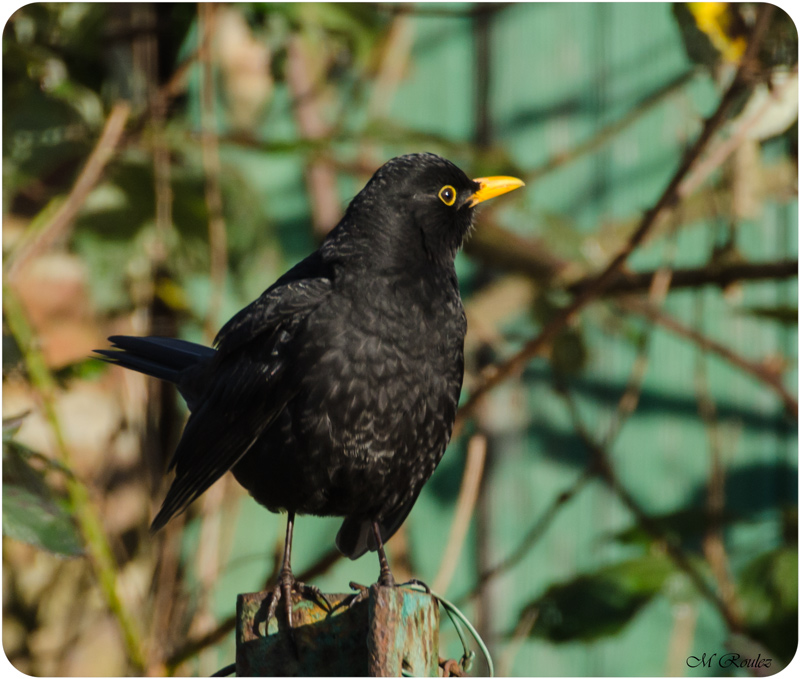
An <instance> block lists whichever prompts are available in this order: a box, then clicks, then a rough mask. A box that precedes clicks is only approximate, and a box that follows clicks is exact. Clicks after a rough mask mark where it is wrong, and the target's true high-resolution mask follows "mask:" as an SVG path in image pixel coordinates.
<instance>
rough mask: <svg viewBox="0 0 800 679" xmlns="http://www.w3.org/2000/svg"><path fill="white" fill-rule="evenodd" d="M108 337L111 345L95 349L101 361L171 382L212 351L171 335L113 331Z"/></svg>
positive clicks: (175, 380)
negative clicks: (110, 346)
mask: <svg viewBox="0 0 800 679" xmlns="http://www.w3.org/2000/svg"><path fill="white" fill-rule="evenodd" d="M108 339H109V341H110V342H111V344H112V345H113V347H114V348H113V349H96V350H95V353H96V354H99V358H100V360H101V361H107V362H108V363H116V364H117V365H120V366H122V367H123V368H128V369H129V370H135V371H137V372H140V373H144V374H145V375H150V376H152V377H157V378H159V379H161V380H167V381H168V382H174V383H177V382H178V380H179V378H180V375H181V373H182V372H183V371H184V370H185V369H186V368H189V367H191V366H193V365H195V364H196V363H197V362H198V361H201V360H203V359H206V358H210V357H211V356H213V355H214V353H215V350H214V349H212V348H211V347H205V346H203V345H202V344H194V343H193V342H187V341H185V340H179V339H174V338H171V337H130V336H127V335H114V336H113V337H109V338H108Z"/></svg>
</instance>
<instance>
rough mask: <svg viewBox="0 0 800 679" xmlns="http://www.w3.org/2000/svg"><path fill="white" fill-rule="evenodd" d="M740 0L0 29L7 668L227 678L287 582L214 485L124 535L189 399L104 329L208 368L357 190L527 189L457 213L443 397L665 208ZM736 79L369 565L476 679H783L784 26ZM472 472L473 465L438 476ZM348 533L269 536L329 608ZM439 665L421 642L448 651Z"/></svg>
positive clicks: (110, 19) (194, 17)
mask: <svg viewBox="0 0 800 679" xmlns="http://www.w3.org/2000/svg"><path fill="white" fill-rule="evenodd" d="M759 8H760V6H758V5H749V4H740V5H728V4H726V3H700V4H690V5H671V4H655V3H652V4H651V3H648V4H636V3H631V4H629V3H618V4H617V3H604V4H567V3H563V4H562V3H557V4H544V3H542V4H539V3H535V4H534V3H531V4H528V3H519V4H517V3H508V4H506V3H499V4H493V5H482V4H469V3H450V4H435V3H420V4H408V5H405V4H369V3H368V4H358V5H355V4H352V5H351V4H333V3H308V4H292V3H286V4H278V3H276V4H271V3H250V4H247V3H245V4H220V5H200V6H199V5H196V4H193V3H189V4H169V3H164V4H102V3H100V4H83V3H74V4H73V3H63V4H62V3H38V4H32V5H27V6H25V7H23V8H21V9H19V10H17V11H16V12H15V13H14V14H13V15H12V16H11V18H10V19H9V21H8V23H7V24H6V26H5V30H4V34H3V186H4V191H3V256H4V307H3V308H4V325H3V416H4V429H3V432H4V435H3V440H4V446H3V534H4V539H3V647H4V650H5V653H6V655H7V656H8V658H9V659H10V661H11V662H12V663H13V664H14V665H15V666H16V667H17V668H19V669H20V670H22V671H23V672H26V673H29V674H33V675H40V676H41V675H56V676H58V675H62V676H66V675H78V676H91V675H123V674H140V673H145V672H146V673H148V674H156V675H158V674H175V673H176V674H200V675H203V674H205V675H208V674H210V673H212V672H214V671H216V670H217V669H219V667H221V666H223V665H226V664H228V663H230V662H233V659H234V658H233V652H234V639H233V632H232V623H231V621H232V617H231V616H233V614H234V612H235V601H236V595H237V594H238V593H240V592H250V591H258V590H260V589H262V588H264V586H265V582H266V580H267V579H268V578H269V577H270V576H271V575H274V573H275V572H276V564H277V561H276V559H277V558H278V557H279V556H280V548H281V546H282V539H283V530H284V525H285V518H284V517H282V516H276V515H273V514H270V513H268V512H266V511H265V510H264V509H262V508H261V507H259V506H257V505H256V504H255V503H254V502H253V501H252V500H250V499H249V498H247V497H245V494H244V492H243V491H242V490H241V489H240V488H238V486H236V484H235V483H234V482H233V481H232V479H230V478H228V479H225V480H224V481H223V482H220V483H218V484H217V486H215V487H214V488H213V489H212V490H211V491H209V492H208V493H207V494H206V496H204V498H203V499H202V500H201V501H199V502H197V503H195V506H193V507H192V508H190V510H189V511H188V512H187V513H186V514H185V515H183V516H182V517H181V518H180V519H179V520H177V521H174V522H173V523H172V524H171V526H170V527H168V528H167V529H166V530H165V531H164V532H163V533H162V534H159V535H157V536H154V537H153V536H150V535H149V534H148V531H147V526H148V524H149V520H150V519H151V518H152V516H153V514H154V509H155V508H156V507H157V504H158V502H159V501H160V499H161V498H162V497H163V493H164V492H165V480H164V479H163V478H162V477H163V473H162V471H163V469H164V468H165V465H166V461H167V460H168V459H169V455H170V453H171V451H172V449H173V448H174V444H175V442H176V440H177V436H178V435H179V433H180V428H181V425H182V421H183V418H184V417H185V410H184V408H183V405H182V403H181V402H180V401H179V399H177V398H176V395H175V394H174V393H173V392H172V391H171V389H170V388H168V387H165V386H163V385H159V384H156V383H155V382H154V381H152V380H151V381H147V380H145V379H144V378H143V377H141V376H138V375H132V374H123V371H122V370H119V369H117V368H113V367H109V366H106V365H100V364H98V363H97V362H96V361H93V360H91V359H87V356H88V354H89V352H90V351H91V350H92V349H94V348H99V347H102V346H105V337H106V336H107V335H110V334H113V333H128V334H161V335H174V336H181V337H184V338H186V339H190V340H194V341H206V342H210V341H211V339H212V338H213V336H214V334H215V332H216V330H217V329H218V328H219V327H220V325H221V324H222V323H223V322H224V321H225V320H227V318H229V317H230V316H231V315H232V314H233V313H234V312H235V311H237V310H238V309H239V308H241V307H242V306H244V305H245V304H247V303H248V302H249V301H251V300H252V299H253V298H255V297H256V296H257V295H258V294H260V292H261V291H262V290H263V289H264V288H266V287H267V286H268V285H269V284H270V283H272V282H273V281H274V280H275V279H276V278H277V277H278V276H279V275H280V274H281V273H282V272H283V271H285V270H286V269H287V268H288V267H290V266H291V265H293V264H294V263H296V262H297V261H299V260H300V259H302V258H303V257H305V256H306V255H307V254H308V253H309V252H311V251H312V250H313V249H314V248H315V247H316V244H317V243H318V242H319V241H320V240H321V238H322V237H323V236H324V234H325V233H326V232H327V230H328V229H330V228H331V227H332V226H333V225H335V223H336V221H337V220H338V218H339V217H340V216H341V213H342V211H343V209H344V207H345V206H346V205H347V203H348V201H349V200H350V198H352V196H353V195H355V193H357V192H358V190H359V189H360V187H361V186H362V185H363V184H364V183H365V181H366V180H367V179H368V178H369V176H370V175H371V174H372V172H373V171H374V170H375V169H376V168H377V167H378V166H379V165H380V164H382V163H383V162H385V161H386V160H387V159H389V158H391V157H393V156H395V155H399V154H401V153H409V152H417V151H433V152H436V153H439V154H441V155H444V156H446V157H448V158H450V159H451V160H453V161H454V162H456V163H457V164H459V165H460V166H461V167H462V168H463V169H464V170H465V171H466V172H467V173H468V174H470V175H471V176H484V175H491V174H509V175H515V176H518V177H521V178H523V179H524V180H525V181H526V182H527V187H526V188H525V189H524V190H521V191H517V192H515V193H513V194H511V195H510V196H508V197H507V198H504V199H503V200H501V201H497V202H496V204H492V205H491V206H487V208H486V209H485V210H483V211H482V212H481V214H480V216H479V220H478V226H477V229H476V231H475V234H474V236H473V238H472V240H471V241H470V242H469V244H468V245H467V246H466V248H465V252H464V253H462V254H461V255H459V259H458V262H457V268H458V272H459V277H460V281H461V287H462V293H463V297H464V301H465V306H466V308H467V314H468V319H469V324H470V332H469V336H468V340H467V375H466V377H465V389H464V395H463V397H462V400H463V401H466V400H467V398H468V397H469V394H470V393H471V392H472V391H473V390H474V389H475V388H476V386H477V385H479V384H480V383H481V380H482V379H483V378H482V376H483V375H485V374H487V373H486V371H487V370H488V371H491V366H492V365H493V364H496V363H499V362H502V361H504V360H506V359H508V358H509V357H510V356H513V355H514V354H515V352H517V351H518V350H519V349H520V348H521V347H522V346H523V345H524V343H525V342H526V341H528V340H530V339H531V338H532V337H535V336H536V335H537V334H538V333H539V332H540V331H541V330H542V329H543V328H545V327H547V324H548V323H549V322H551V321H552V319H553V318H554V317H555V316H556V315H557V314H558V312H559V311H560V310H561V309H563V308H564V307H565V306H566V305H567V304H568V303H569V301H570V300H571V299H572V297H573V295H574V294H575V291H576V290H578V289H580V287H581V285H586V284H591V276H592V275H593V274H596V273H598V272H599V271H601V270H602V269H603V267H604V266H605V265H606V264H607V262H608V261H610V260H611V259H612V257H613V256H614V255H615V253H616V252H617V251H618V250H619V249H620V248H621V247H623V245H624V243H625V241H626V239H627V237H628V235H629V234H630V233H631V232H632V230H633V229H634V228H635V227H636V225H637V223H638V221H639V219H640V218H641V216H642V214H643V213H644V212H645V211H646V210H648V209H649V208H651V207H652V206H653V205H654V204H655V203H656V201H657V199H658V197H659V196H660V194H661V193H662V191H663V190H664V187H665V186H666V185H667V183H668V182H669V180H670V179H671V177H672V176H673V174H674V173H675V170H676V168H677V166H678V164H679V162H680V161H681V159H682V155H683V153H684V151H685V150H686V148H687V147H688V146H689V145H690V144H691V143H692V141H693V140H694V139H695V138H696V136H697V135H698V133H699V132H700V130H701V127H702V124H703V121H704V118H706V117H707V116H709V115H710V114H711V113H712V112H713V111H714V110H715V108H716V107H717V105H718V102H719V101H720V99H721V97H722V96H723V93H724V91H725V89H726V87H727V85H728V84H729V83H730V81H731V79H732V78H733V75H734V73H735V72H736V69H737V67H738V65H739V63H740V60H741V58H742V53H743V50H744V46H745V45H746V44H747V40H748V36H749V35H750V34H751V32H752V29H753V26H754V25H755V23H756V19H757V15H758V12H759V11H760V9H759ZM757 57H758V68H757V69H756V76H755V77H754V79H753V83H752V87H751V88H750V89H749V90H748V92H747V96H745V95H741V96H739V97H738V98H737V100H736V101H735V103H734V106H733V108H732V112H731V114H730V116H729V119H727V120H726V122H725V125H724V126H723V128H722V130H721V132H720V133H719V134H717V135H716V136H715V137H714V139H712V141H711V144H710V145H709V147H708V149H707V152H706V153H705V154H704V155H703V156H702V157H701V158H700V159H699V160H698V161H697V162H696V163H695V164H694V166H693V172H691V173H690V176H691V177H693V178H695V179H696V181H695V183H694V186H692V187H691V190H688V191H687V192H686V195H685V196H684V197H683V200H681V201H680V203H679V204H677V205H675V206H674V207H673V208H672V209H671V210H670V211H669V212H668V213H667V215H666V217H665V218H663V219H662V220H660V221H659V223H658V225H657V228H656V229H655V230H654V231H653V233H652V235H651V237H650V238H649V239H647V241H646V242H645V243H644V244H643V245H642V246H641V247H639V248H637V249H636V250H635V251H634V252H633V254H632V256H631V258H630V260H629V261H628V264H627V269H626V275H625V276H623V277H621V278H618V279H616V280H615V281H614V282H613V283H612V285H611V287H610V289H609V291H607V293H606V294H603V295H602V296H601V297H600V299H597V300H595V301H594V302H592V303H591V304H590V305H588V306H587V307H586V308H585V309H584V310H583V311H582V313H581V314H580V316H579V317H578V318H577V320H575V322H573V323H571V324H570V325H569V326H568V327H567V329H565V330H563V331H562V332H561V333H559V334H558V336H557V337H556V339H555V340H554V341H553V342H552V343H551V344H550V345H549V347H548V350H547V351H546V352H545V353H544V354H542V355H540V356H538V357H537V358H535V359H533V360H532V361H530V362H528V363H527V365H526V366H525V369H524V371H523V373H522V374H521V375H519V376H516V377H512V378H511V379H508V380H505V381H504V382H503V383H501V384H500V385H499V386H498V387H497V388H495V389H493V390H492V391H491V392H490V393H489V394H488V395H487V396H486V398H484V399H483V400H482V401H481V403H480V404H479V405H478V407H477V409H476V410H475V411H474V417H471V418H469V419H464V420H462V421H461V423H460V425H463V426H460V433H459V435H458V436H457V437H456V438H455V439H454V441H453V442H452V443H451V446H450V448H449V450H448V453H447V454H446V456H445V458H444V460H443V462H442V464H441V465H440V467H439V469H438V470H437V472H436V474H435V475H434V477H433V479H432V480H431V481H430V483H429V484H428V485H427V486H426V488H425V490H424V491H423V493H422V495H421V497H420V499H419V501H418V503H417V505H416V507H415V509H414V511H413V512H412V514H411V515H410V517H409V519H408V521H407V522H406V525H405V527H404V529H403V530H402V531H401V532H400V533H399V534H398V535H397V536H396V537H395V538H394V539H393V540H392V541H391V542H390V543H389V558H390V561H391V563H392V564H393V567H394V568H395V570H396V572H398V573H399V574H400V575H401V577H403V576H408V577H411V576H413V577H417V578H420V579H422V580H424V581H426V582H428V583H429V584H431V585H433V586H434V588H435V589H439V590H440V594H442V595H445V596H446V597H447V598H448V599H450V600H452V601H454V602H456V603H457V604H458V605H459V606H462V608H463V610H464V611H465V613H466V614H467V615H468V616H469V617H470V619H471V620H472V621H473V622H474V623H475V625H476V626H477V627H478V629H479V631H480V632H481V634H482V635H483V637H484V639H486V641H487V643H488V645H489V648H490V649H491V651H492V654H493V657H494V661H495V666H496V668H497V669H498V671H499V672H500V673H501V674H506V675H517V676H538V675H542V676H586V675H612V676H628V675H673V676H679V675H685V676H710V675H731V674H739V675H743V676H744V675H747V674H749V673H750V671H749V670H748V669H747V668H738V667H731V666H727V667H720V666H719V663H716V662H715V663H713V664H711V665H710V666H708V667H705V666H703V665H702V664H701V665H700V666H699V667H698V666H695V667H692V666H691V665H696V664H697V663H696V662H694V661H691V660H690V661H688V662H687V659H689V658H690V657H692V656H696V657H698V658H699V657H701V656H702V655H703V653H706V654H707V655H708V656H710V655H711V654H713V653H717V654H718V655H720V656H721V655H723V654H725V653H729V652H733V653H737V654H739V657H740V658H741V659H747V658H756V657H758V656H759V654H760V657H761V658H771V659H772V663H771V667H770V668H767V669H766V670H764V669H763V668H762V671H766V672H767V673H772V672H774V671H776V670H777V669H779V668H780V667H782V666H783V665H785V664H786V663H788V661H789V660H790V659H791V658H792V657H793V655H794V652H795V649H796V644H797V599H798V594H797V400H796V399H797V397H796V393H797V280H796V275H797V233H798V231H797V223H798V216H797V70H796V61H797V33H796V30H795V27H794V24H793V23H792V20H791V19H790V18H789V17H788V16H787V15H785V14H784V13H783V12H782V11H780V10H776V11H775V12H774V13H773V14H772V16H771V17H770V19H769V25H768V28H767V32H766V35H765V37H764V40H763V43H762V46H761V49H760V50H759V51H758V55H757ZM121 102H126V103H121ZM726 145H727V146H726ZM655 272H657V274H656V275H655V276H653V274H654V273H655ZM633 273H638V274H641V275H640V276H638V277H636V276H633V275H629V274H633ZM652 280H655V282H656V283H655V284H654V285H651V281H652ZM587 281H588V283H587ZM625 286H627V287H625ZM623 288H624V289H623ZM623 292H625V293H626V294H622V293H623ZM468 450H469V451H471V452H470V453H469V454H468ZM468 458H469V459H470V461H471V463H472V468H473V469H481V468H482V473H472V472H470V473H469V474H467V475H466V482H465V483H464V485H463V486H462V480H463V479H464V478H465V469H467V468H468V465H467V460H468ZM470 482H471V483H473V485H474V484H477V488H478V492H477V499H476V501H475V503H474V506H471V505H470V503H469V502H468V501H467V500H468V495H469V494H468V493H466V492H461V490H462V488H465V487H468V486H469V483H470ZM457 507H463V510H462V511H461V512H459V511H458V510H457V509H456V508H457ZM338 524H339V521H338V520H336V519H319V518H313V517H301V518H299V519H298V522H297V527H296V533H295V535H296V537H295V547H294V553H293V556H294V559H293V565H294V567H295V572H296V573H298V574H300V573H302V572H303V571H307V574H308V575H309V576H310V577H309V579H310V581H311V582H313V583H314V584H316V585H318V586H319V587H320V588H321V589H322V590H323V591H327V592H338V591H347V584H348V582H349V581H350V580H355V581H358V582H365V583H367V582H372V581H374V580H375V579H376V577H377V562H376V560H375V559H374V558H369V557H367V558H363V559H360V560H359V561H357V562H349V561H346V560H341V559H337V558H336V557H335V554H334V553H332V549H333V538H334V535H335V532H336V530H337V529H338ZM464 529H465V532H463V530H464ZM460 531H462V532H463V535H464V536H465V537H464V539H463V540H459V539H458V535H459V534H460ZM449 539H450V540H451V541H450V542H448V540H449ZM461 652H462V651H461V646H460V643H459V642H458V639H457V637H456V635H455V633H454V631H453V629H452V627H450V626H449V623H447V622H446V621H445V622H443V624H442V650H441V655H442V656H444V657H448V658H449V657H454V658H458V657H460V655H461ZM481 662H482V660H480V658H478V659H477V661H476V667H475V669H474V671H473V673H482V672H485V671H486V666H485V665H481V664H480V663H481Z"/></svg>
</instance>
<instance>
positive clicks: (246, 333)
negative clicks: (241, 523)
mask: <svg viewBox="0 0 800 679" xmlns="http://www.w3.org/2000/svg"><path fill="white" fill-rule="evenodd" d="M330 289H331V282H330V280H328V279H326V278H317V279H310V280H298V281H291V282H289V283H287V284H285V285H282V286H279V287H275V286H273V287H272V288H270V290H268V291H267V292H266V293H265V294H264V295H262V296H261V297H260V298H259V299H258V300H256V301H255V302H254V303H253V304H251V305H250V306H248V307H246V308H245V309H244V310H243V311H242V312H240V313H239V314H237V315H236V316H235V317H234V318H233V319H231V321H230V322H229V323H228V324H227V325H226V326H225V328H223V331H222V332H220V335H219V337H218V340H217V341H218V350H217V354H216V356H215V357H214V359H213V361H212V362H211V364H210V365H209V366H208V367H207V369H206V372H205V373H204V375H203V378H204V379H206V380H207V382H208V387H207V389H206V390H205V393H204V394H203V397H202V400H201V403H200V404H199V406H198V407H197V409H196V410H195V411H194V412H192V414H191V415H190V417H189V420H188V422H187V423H186V428H185V429H184V431H183V436H182V437H181V440H180V442H179V443H178V447H177V449H176V450H175V454H174V456H173V458H172V462H171V463H170V468H173V467H174V468H175V480H174V481H173V483H172V486H171V487H170V489H169V491H168V493H167V496H166V498H165V499H164V504H163V505H162V507H161V510H160V511H159V513H158V514H157V516H156V518H155V519H154V520H153V525H152V527H151V529H152V530H153V531H156V530H158V529H160V528H161V527H163V526H164V525H165V524H166V523H167V521H169V519H170V518H171V517H172V516H174V515H175V514H177V513H178V512H180V511H182V510H183V509H185V508H186V507H187V506H188V505H189V504H190V503H191V502H193V501H194V500H195V499H197V498H198V497H199V496H200V495H201V494H202V493H203V492H204V491H205V490H206V489H207V488H208V487H209V486H211V484H213V483H214V482H215V481H216V480H217V479H218V478H220V477H221V476H222V475H223V474H224V473H225V472H227V471H228V470H229V469H231V467H233V466H234V465H235V464H236V463H237V462H238V461H239V460H240V459H241V458H242V456H243V455H244V454H245V453H247V451H248V450H249V449H250V448H251V447H252V446H253V444H254V443H255V442H256V440H257V439H258V438H259V436H260V435H261V434H262V433H263V432H264V430H265V429H266V428H267V427H268V426H269V425H270V424H271V423H272V422H273V421H274V420H275V418H276V417H277V416H278V415H279V414H280V412H281V411H282V410H283V408H284V407H285V405H286V403H287V402H288V401H289V400H290V399H291V398H292V397H293V395H294V392H295V391H296V389H297V386H296V385H297V375H296V374H295V371H293V370H291V355H292V353H293V352H294V351H295V347H293V340H294V337H295V334H296V332H297V330H298V328H299V327H301V325H302V324H303V323H305V322H306V319H307V318H308V316H309V315H310V314H311V313H312V312H313V310H314V309H316V308H317V306H318V305H319V304H320V303H321V302H322V301H323V300H324V299H325V297H326V296H327V294H328V292H329V291H330Z"/></svg>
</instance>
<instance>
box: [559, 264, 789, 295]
mask: <svg viewBox="0 0 800 679" xmlns="http://www.w3.org/2000/svg"><path fill="white" fill-rule="evenodd" d="M657 273H658V272H657V271H641V272H636V273H633V272H628V271H625V272H620V273H619V275H618V276H617V277H616V278H615V279H614V281H613V282H612V283H611V284H610V285H609V286H608V288H607V289H606V290H605V292H604V293H603V296H611V295H624V294H629V293H632V292H641V291H643V290H647V288H649V287H650V284H651V283H652V281H653V277H654V276H655V275H656V274H657ZM796 277H797V259H782V260H779V261H776V262H731V263H721V264H719V265H717V266H708V265H706V266H701V267H689V268H684V269H674V270H673V271H672V282H671V283H670V290H675V289H678V288H699V287H702V286H704V285H718V286H720V287H723V288H724V287H726V286H728V285H730V284H731V283H735V282H737V281H763V280H776V279H781V278H796ZM592 283H593V279H592V278H584V279H581V280H579V281H576V282H575V283H573V284H572V285H570V286H569V287H568V288H567V290H569V291H570V292H580V291H581V290H583V289H584V288H585V287H587V286H590V285H592Z"/></svg>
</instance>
